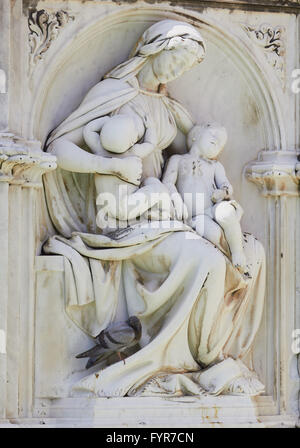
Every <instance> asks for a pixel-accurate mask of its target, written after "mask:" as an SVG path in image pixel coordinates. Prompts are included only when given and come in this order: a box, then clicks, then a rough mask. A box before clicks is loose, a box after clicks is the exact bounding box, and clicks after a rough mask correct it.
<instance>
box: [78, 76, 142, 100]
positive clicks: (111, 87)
mask: <svg viewBox="0 0 300 448" xmlns="http://www.w3.org/2000/svg"><path fill="white" fill-rule="evenodd" d="M131 90H135V89H134V87H133V86H132V85H130V84H129V83H128V82H127V81H123V80H122V79H114V78H104V79H102V80H101V81H100V82H98V83H97V84H96V85H94V86H93V87H92V88H91V89H90V90H89V91H88V93H87V94H86V96H85V97H84V100H83V102H82V103H85V102H88V101H90V100H91V99H94V98H95V97H98V96H109V95H110V94H115V93H118V92H120V93H121V92H124V93H126V92H130V91H131Z"/></svg>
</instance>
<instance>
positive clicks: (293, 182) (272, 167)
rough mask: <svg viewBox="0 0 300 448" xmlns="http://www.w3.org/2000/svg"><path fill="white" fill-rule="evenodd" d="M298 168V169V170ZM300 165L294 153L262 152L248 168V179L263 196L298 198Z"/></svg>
mask: <svg viewBox="0 0 300 448" xmlns="http://www.w3.org/2000/svg"><path fill="white" fill-rule="evenodd" d="M297 166H298V168H297ZM299 169H300V164H299V163H297V155H296V153H294V152H292V151H261V152H260V153H259V155H258V158H257V160H255V161H253V162H250V163H249V164H248V165H247V166H246V177H247V179H249V180H250V181H251V182H254V183H255V184H256V185H257V186H258V187H259V189H260V191H261V193H262V195H263V196H265V197H267V196H298V195H299V179H300V172H299Z"/></svg>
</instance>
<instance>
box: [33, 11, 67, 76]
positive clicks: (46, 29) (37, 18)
mask: <svg viewBox="0 0 300 448" xmlns="http://www.w3.org/2000/svg"><path fill="white" fill-rule="evenodd" d="M70 20H74V17H73V16H70V15H69V14H68V13H67V12H66V11H63V10H59V11H57V12H55V13H51V14H49V13H48V12H47V11H45V10H44V9H41V10H39V11H31V12H30V14H29V18H28V27H29V30H30V33H29V45H30V55H29V74H32V71H33V68H34V66H35V65H36V64H37V62H38V61H39V60H41V59H43V56H44V53H46V51H47V50H48V49H49V47H50V45H51V42H52V41H54V40H55V39H56V38H57V36H58V34H59V32H60V29H61V28H63V27H64V26H65V25H66V24H67V23H68V22H69V21H70Z"/></svg>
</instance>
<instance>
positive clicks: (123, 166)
mask: <svg viewBox="0 0 300 448" xmlns="http://www.w3.org/2000/svg"><path fill="white" fill-rule="evenodd" d="M115 160H117V162H116V170H115V171H116V175H117V176H118V177H120V178H122V179H123V180H125V181H127V182H130V183H131V184H134V185H140V183H141V178H142V172H143V163H142V159H140V158H139V157H136V156H128V157H126V158H125V159H115Z"/></svg>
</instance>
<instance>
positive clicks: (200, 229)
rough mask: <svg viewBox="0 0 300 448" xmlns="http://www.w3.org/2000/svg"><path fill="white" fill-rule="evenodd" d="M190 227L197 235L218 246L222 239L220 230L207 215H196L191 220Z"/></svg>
mask: <svg viewBox="0 0 300 448" xmlns="http://www.w3.org/2000/svg"><path fill="white" fill-rule="evenodd" d="M191 227H192V228H193V229H195V230H196V232H197V233H198V235H200V236H203V238H205V239H206V240H208V241H210V242H211V243H213V244H216V245H219V244H220V240H221V237H222V230H221V228H220V226H219V225H218V224H217V223H216V222H214V220H213V219H212V218H211V217H210V216H207V215H197V216H195V217H194V218H193V219H192V220H191Z"/></svg>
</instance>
